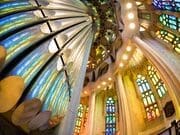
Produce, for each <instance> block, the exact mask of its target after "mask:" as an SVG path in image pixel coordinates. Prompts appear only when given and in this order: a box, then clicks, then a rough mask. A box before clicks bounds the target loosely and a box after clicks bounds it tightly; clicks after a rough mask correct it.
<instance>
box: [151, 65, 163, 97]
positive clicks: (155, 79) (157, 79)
mask: <svg viewBox="0 0 180 135" xmlns="http://www.w3.org/2000/svg"><path fill="white" fill-rule="evenodd" d="M148 75H149V77H150V79H151V81H152V83H153V85H154V86H155V88H156V91H157V93H158V95H159V97H163V96H165V95H166V92H167V89H166V86H165V84H164V83H163V81H162V80H161V78H160V77H159V75H158V73H157V71H156V69H155V68H154V67H153V66H148Z"/></svg>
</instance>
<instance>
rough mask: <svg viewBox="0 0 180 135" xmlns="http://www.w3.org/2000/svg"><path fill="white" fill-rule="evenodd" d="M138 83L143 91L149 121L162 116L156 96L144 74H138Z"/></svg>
mask: <svg viewBox="0 0 180 135" xmlns="http://www.w3.org/2000/svg"><path fill="white" fill-rule="evenodd" d="M136 82H137V85H138V87H139V90H140V92H141V96H142V100H143V104H144V108H145V111H146V117H147V120H148V121H151V120H153V119H155V118H157V117H159V116H160V112H159V108H158V105H157V101H156V99H155V96H154V94H153V92H152V90H151V88H150V86H149V83H148V81H147V80H146V78H145V77H144V76H142V75H140V74H139V75H137V80H136Z"/></svg>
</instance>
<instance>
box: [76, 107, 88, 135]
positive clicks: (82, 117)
mask: <svg viewBox="0 0 180 135" xmlns="http://www.w3.org/2000/svg"><path fill="white" fill-rule="evenodd" d="M87 113H88V107H87V106H86V105H83V104H80V105H79V107H78V113H77V118H76V123H75V130H74V135H79V133H80V131H81V128H82V126H83V127H85V122H86V121H87Z"/></svg>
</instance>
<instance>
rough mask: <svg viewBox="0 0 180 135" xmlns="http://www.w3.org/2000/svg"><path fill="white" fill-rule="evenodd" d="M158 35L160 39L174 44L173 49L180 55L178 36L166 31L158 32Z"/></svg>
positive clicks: (179, 39)
mask: <svg viewBox="0 0 180 135" xmlns="http://www.w3.org/2000/svg"><path fill="white" fill-rule="evenodd" d="M156 35H157V37H158V38H159V39H161V40H163V41H165V42H167V43H170V44H172V48H173V49H174V50H175V51H176V52H177V53H180V43H179V42H180V38H179V37H177V36H176V35H174V34H172V33H170V32H168V31H166V30H163V29H161V30H158V31H157V32H156Z"/></svg>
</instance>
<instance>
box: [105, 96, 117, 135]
mask: <svg viewBox="0 0 180 135" xmlns="http://www.w3.org/2000/svg"><path fill="white" fill-rule="evenodd" d="M105 121H106V133H105V135H115V133H116V110H115V100H114V99H113V97H108V98H107V100H106V119H105Z"/></svg>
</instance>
